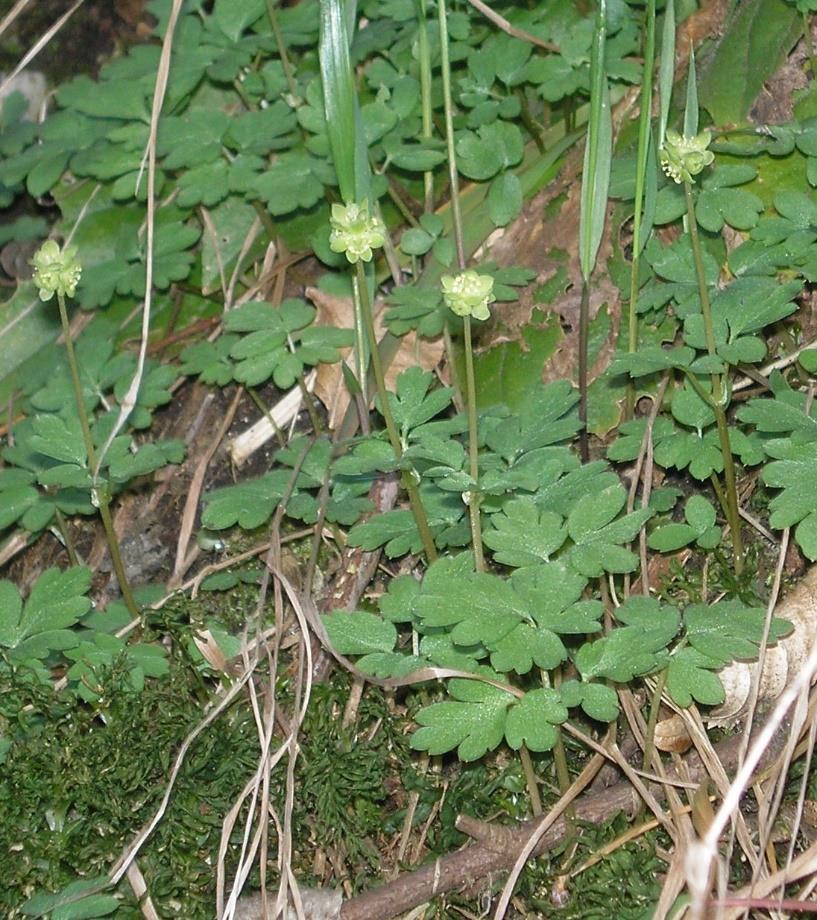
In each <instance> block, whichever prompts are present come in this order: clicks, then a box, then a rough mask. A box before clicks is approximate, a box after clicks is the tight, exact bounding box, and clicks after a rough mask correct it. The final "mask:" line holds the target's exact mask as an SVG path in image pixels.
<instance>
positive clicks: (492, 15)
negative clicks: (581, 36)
mask: <svg viewBox="0 0 817 920" xmlns="http://www.w3.org/2000/svg"><path fill="white" fill-rule="evenodd" d="M468 2H469V3H470V4H471V6H473V8H474V9H475V10H479V11H480V13H482V15H483V16H484V17H485V18H486V19H488V20H490V21H491V22H492V23H493V24H494V25H495V26H498V27H499V28H500V29H502V31H503V32H505V33H506V34H507V35H511V36H513V37H514V38H518V39H521V41H523V42H530V44H532V45H536V46H537V47H538V48H544V49H545V51H553V52H556V53H558V51H559V46H558V45H554V44H553V42H546V41H544V40H543V39H541V38H539V36H537V35H532V34H531V33H530V32H526V31H525V30H524V29H519V28H517V27H516V26H515V25H512V24H511V23H510V22H508V20H507V19H506V18H505V17H504V16H500V15H499V13H497V12H495V11H494V10H493V9H491V7H490V6H488V4H487V3H483V2H482V0H468Z"/></svg>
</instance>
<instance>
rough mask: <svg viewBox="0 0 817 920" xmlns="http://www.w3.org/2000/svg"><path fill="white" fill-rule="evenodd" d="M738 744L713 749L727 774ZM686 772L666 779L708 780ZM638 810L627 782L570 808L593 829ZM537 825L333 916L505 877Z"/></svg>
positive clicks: (559, 830) (554, 836)
mask: <svg viewBox="0 0 817 920" xmlns="http://www.w3.org/2000/svg"><path fill="white" fill-rule="evenodd" d="M784 741H785V733H784V732H778V733H777V734H776V735H775V737H774V738H773V741H772V743H771V744H770V745H769V746H768V747H767V748H766V749H765V750H764V752H763V757H762V758H761V761H760V763H759V764H758V769H765V768H766V767H768V766H770V765H771V764H772V763H773V761H774V760H775V759H776V757H777V756H778V754H779V752H780V750H781V748H782V746H783V743H784ZM739 743H740V737H739V736H737V735H735V736H732V737H730V738H727V739H725V740H724V741H722V742H720V743H719V744H718V745H716V747H715V749H716V751H717V753H718V756H719V757H720V759H721V762H722V764H723V766H724V768H725V769H727V770H734V769H735V767H736V765H737V755H738V746H739ZM686 766H687V768H688V769H687V773H686V775H685V776H681V775H680V774H679V773H678V772H677V771H676V772H672V773H671V774H670V779H673V780H676V781H677V780H683V781H689V782H700V781H701V780H703V779H706V778H707V777H708V776H709V774H708V772H707V770H706V768H705V767H704V766H703V764H702V763H701V761H700V758H699V757H698V756H697V755H696V754H692V755H690V756H689V758H688V761H687V764H686ZM654 794H655V796H656V798H657V799H659V800H660V799H662V798H663V791H662V789H660V788H656V789H655V790H654ZM640 806H641V798H640V796H638V795H637V793H636V792H635V790H634V789H633V787H632V786H631V785H630V783H629V782H619V783H616V784H615V785H614V786H610V787H608V788H607V789H603V790H600V791H599V792H597V793H592V794H589V795H584V796H582V797H580V798H579V799H577V800H576V802H575V810H576V818H577V820H579V821H588V822H591V823H593V824H599V823H601V822H603V821H605V820H607V819H608V818H610V817H612V816H613V815H615V814H617V813H618V812H624V813H625V814H626V815H628V816H629V817H632V816H633V815H634V814H635V813H636V811H637V810H638V809H639V808H640ZM540 823H541V819H537V820H534V821H525V822H522V823H520V824H518V825H516V826H514V827H511V828H507V829H503V831H502V833H501V837H499V838H498V839H499V840H500V841H501V845H495V844H494V845H489V844H486V843H484V842H478V843H475V844H473V845H472V846H469V847H465V848H463V849H462V850H459V851H458V852H456V853H450V854H448V855H446V856H441V857H439V858H438V859H436V860H435V861H434V862H432V863H428V864H427V865H424V866H421V867H420V868H419V869H416V870H414V871H413V872H407V873H404V874H403V875H401V876H400V877H399V878H397V879H395V880H394V881H393V882H387V883H386V884H384V885H381V886H380V887H379V888H373V889H371V890H370V891H366V892H364V893H363V894H361V895H358V896H357V897H355V898H352V899H351V900H349V901H346V902H345V903H344V905H343V906H342V908H341V911H340V914H339V917H340V920H390V918H392V917H396V916H398V915H399V914H400V913H403V912H405V911H408V910H411V909H412V908H413V907H415V906H416V905H418V904H423V903H425V902H426V901H430V900H431V899H432V898H434V897H436V896H438V895H441V894H445V893H446V892H449V891H459V890H462V889H463V888H464V887H465V886H466V885H469V884H470V885H473V883H474V881H475V880H476V879H480V878H487V877H488V875H489V874H491V873H496V872H502V871H506V870H508V869H509V868H510V867H511V866H512V865H513V863H514V862H515V860H516V858H517V856H518V855H519V853H520V852H521V850H522V848H523V847H524V846H525V844H526V843H527V842H528V840H529V839H530V836H531V833H532V832H533V831H534V830H535V829H536V827H537V826H538V825H539V824H540ZM566 830H567V827H566V824H565V821H564V819H563V818H559V819H557V820H556V821H555V822H554V823H553V825H552V826H551V827H550V828H549V829H548V830H547V832H546V833H545V834H544V835H543V836H542V839H541V840H540V841H539V842H538V844H537V846H536V848H535V849H534V851H533V853H532V855H534V856H538V855H542V854H545V853H547V852H548V851H549V850H550V849H552V848H553V847H555V846H556V845H557V844H558V843H559V842H560V841H561V840H562V839H563V838H564V836H565V832H566Z"/></svg>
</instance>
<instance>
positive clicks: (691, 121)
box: [684, 48, 698, 137]
mask: <svg viewBox="0 0 817 920" xmlns="http://www.w3.org/2000/svg"><path fill="white" fill-rule="evenodd" d="M697 133H698V80H697V78H696V76H695V49H694V48H690V49H689V69H688V70H687V103H686V109H685V111H684V134H685V135H686V136H687V137H695V135H696V134H697Z"/></svg>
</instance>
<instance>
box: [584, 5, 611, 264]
mask: <svg viewBox="0 0 817 920" xmlns="http://www.w3.org/2000/svg"><path fill="white" fill-rule="evenodd" d="M606 39H607V2H606V0H599V8H598V13H597V16H596V30H595V37H594V39H593V49H592V54H591V59H590V122H589V124H588V129H587V143H586V144H585V148H584V169H583V172H582V194H581V212H580V218H579V237H580V239H579V263H580V266H581V272H582V278H583V279H584V280H585V281H588V280H589V279H590V275H591V274H592V272H593V268H594V266H595V264H596V256H597V255H598V251H599V245H600V243H601V235H602V232H603V230H604V219H605V216H606V214H607V190H608V188H609V186H610V162H611V159H612V143H613V126H612V121H611V118H610V94H609V91H608V88H607V71H606V67H605V61H604V45H605V41H606Z"/></svg>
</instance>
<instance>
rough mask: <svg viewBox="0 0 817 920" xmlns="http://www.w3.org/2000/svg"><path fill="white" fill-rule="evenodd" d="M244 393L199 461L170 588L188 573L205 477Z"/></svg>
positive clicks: (228, 412)
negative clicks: (190, 547)
mask: <svg viewBox="0 0 817 920" xmlns="http://www.w3.org/2000/svg"><path fill="white" fill-rule="evenodd" d="M242 393H243V390H242V389H241V388H240V387H239V388H238V389H237V390H236V394H235V396H234V397H233V401H232V402H231V403H230V407H229V408H228V409H227V412H226V414H225V416H224V420H223V421H222V423H221V427H220V428H219V430H218V431H217V432H216V435H215V437H214V438H213V442H212V444H211V445H210V447H209V448H208V449H207V451H206V452H205V454H204V456H203V457H202V458H201V459H200V460H199V463H198V465H197V466H196V472H195V473H194V474H193V479H192V481H191V482H190V488H189V489H188V492H187V498H186V500H185V503H184V512H183V513H182V521H181V526H180V528H179V539H178V542H177V544H176V561H175V563H174V565H173V574H172V575H171V577H170V581H169V582H168V587H169V588H173V587H175V586H176V585H178V583H179V582H180V581H181V580H182V578H183V576H184V573H185V571H187V568H188V565H189V563H188V554H187V547H188V545H189V543H190V536H191V534H192V533H193V527H194V526H195V522H196V511H197V508H198V503H199V496H200V495H201V490H202V487H203V485H204V477H205V476H206V475H207V469H208V467H209V466H210V461H211V460H212V459H213V454H215V452H216V450H218V447H219V445H220V444H221V441H222V439H223V438H224V436H225V435H226V434H227V432H228V431H229V430H230V425H232V423H233V418H235V413H236V411H237V410H238V403H239V401H240V400H241V396H242Z"/></svg>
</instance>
